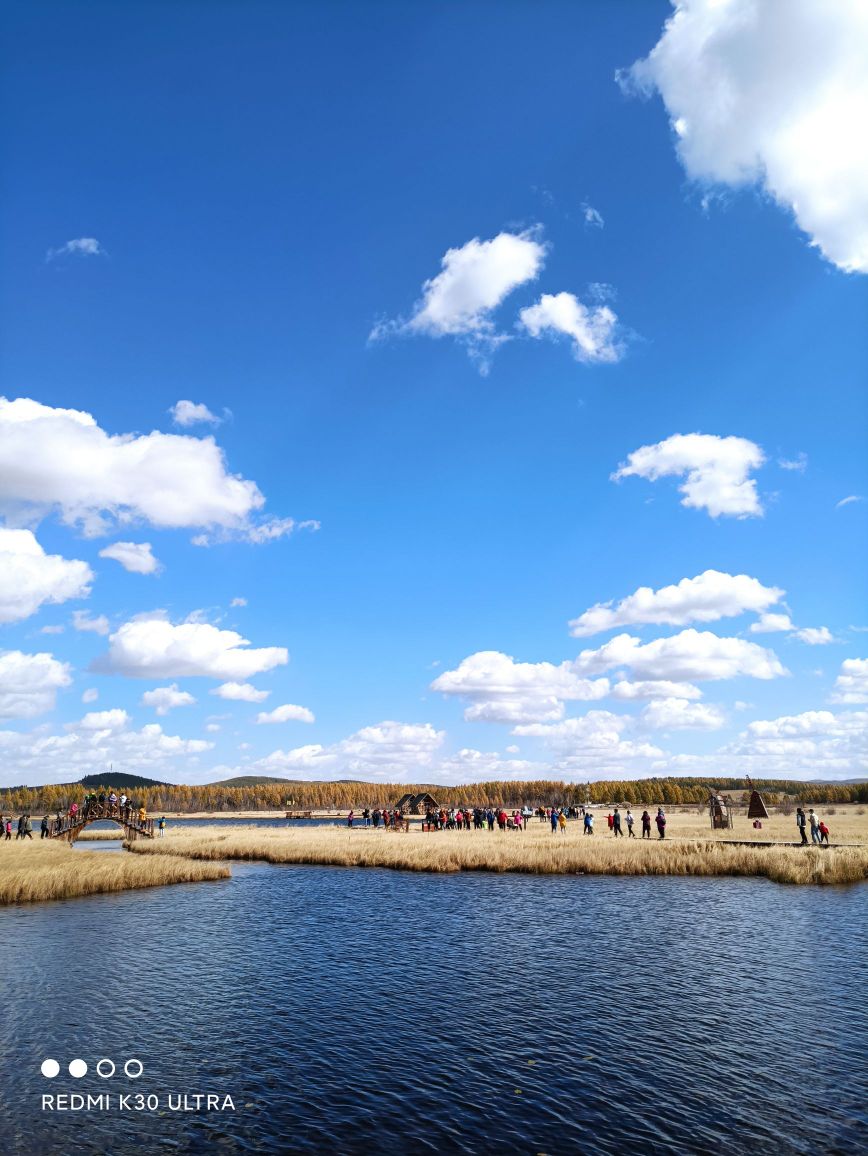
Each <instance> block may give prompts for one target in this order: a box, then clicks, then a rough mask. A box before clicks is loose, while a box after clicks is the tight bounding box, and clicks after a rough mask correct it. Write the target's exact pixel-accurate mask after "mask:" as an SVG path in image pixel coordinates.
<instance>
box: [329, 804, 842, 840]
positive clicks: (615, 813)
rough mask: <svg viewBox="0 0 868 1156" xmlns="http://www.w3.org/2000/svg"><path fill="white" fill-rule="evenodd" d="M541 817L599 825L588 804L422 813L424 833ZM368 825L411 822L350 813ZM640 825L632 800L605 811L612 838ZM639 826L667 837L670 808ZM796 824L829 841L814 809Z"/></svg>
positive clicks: (514, 827)
mask: <svg viewBox="0 0 868 1156" xmlns="http://www.w3.org/2000/svg"><path fill="white" fill-rule="evenodd" d="M534 817H536V818H537V819H538V820H539V822H540V823H549V824H551V829H552V833H553V834H563V833H564V832H565V831H566V829H567V821H568V820H569V819H579V820H581V823H582V831H583V834H585V835H593V834H594V829H595V821H596V818H597V816H595V814H594V811H593V810H592V808H591V807H590V806H588V807H537V808H536V809H531V808H530V807H528V806H524V807H521V808H520V809H519V808H513V809H510V810H507V809H506V808H505V807H490V806H487V807H440V808H436V807H428V808H427V809H426V811H425V814H424V815H423V817H422V830H423V831H427V832H430V831H471V830H472V831H485V830H488V831H494V830H499V831H526V830H527V825H528V823H529V822H530V820H531V819H533V818H534ZM357 823H358V824H359V825H360V826H364V827H375V828H376V827H384V828H386V829H388V830H393V831H408V830H409V828H410V820H409V817H408V816H407V815H405V814H404V812H403V811H402V810H400V808H397V807H396V808H395V809H394V810H389V809H388V808H383V809H381V808H379V807H378V808H376V810H373V811H372V810H371V809H370V808H368V807H365V809H364V810H363V811H360V812H358V813H356V812H355V811H350V813H349V815H348V816H347V826H349V827H354V826H355V825H356V824H357ZM636 825H637V822H636V816H635V815H634V814H633V811H632V809H631V807H630V805H629V804H628V805H627V806H626V808H625V809H624V810H623V811H622V810H621V808H620V807H613V808H612V809H611V810H610V811H609V813H608V814H607V815H606V829H607V831H608V833H609V834H610V835H611V836H612V838H615V839H618V838H625V839H635V838H636V832H635V830H634V827H635V826H636ZM638 825H639V827H640V829H641V832H642V836H641V837H642V838H643V839H651V838H653V835H652V831H653V830H654V828H656V830H657V839H658V841H659V840H660V839H665V838H666V811H665V810H664V809H663V807H658V808H657V813H656V815H654V816H653V817H652V815H651V812H650V811H649V810H648V809H647V808H645V809H644V810H643V811H642V814H641V815H640V816H639V821H638ZM755 825H756V824H755ZM796 825H797V828H798V831H799V834H800V836H801V841H802V844H807V842H808V836H807V831H808V830H810V832H811V842H812V843H815V844H817V845H820V844H823V843H825V844H826V845H827V846H828V844H829V828H828V827H827V826H826V824H825V823H824V822H823V821H822V819H820V817H819V816H818V815H817V814H816V812H815V811H814V809H813V808H811V809H810V811H809V812H808V814H807V815H806V814H805V811H804V809H803V808H802V807H799V808H798V809H797V811H796Z"/></svg>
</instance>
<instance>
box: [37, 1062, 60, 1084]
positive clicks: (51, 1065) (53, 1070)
mask: <svg viewBox="0 0 868 1156" xmlns="http://www.w3.org/2000/svg"><path fill="white" fill-rule="evenodd" d="M40 1070H41V1072H42V1074H43V1076H45V1077H46V1079H48V1080H53V1079H54V1077H55V1076H56V1075H58V1074H59V1073H60V1064H59V1063H58V1062H57V1060H43V1061H42V1068H41V1069H40Z"/></svg>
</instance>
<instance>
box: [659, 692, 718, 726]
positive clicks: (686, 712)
mask: <svg viewBox="0 0 868 1156" xmlns="http://www.w3.org/2000/svg"><path fill="white" fill-rule="evenodd" d="M641 719H642V722H643V723H644V725H645V726H646V727H650V728H652V729H653V730H661V731H666V730H702V731H716V730H720V728H721V727H722V726H723V725H724V723H725V722H726V716H725V715H724V714H723V711H721V710H719V709H718V708H717V707H716V706H709V705H708V704H707V703H703V702H685V701H684V699H683V698H661V699H658V700H657V701H655V702H650V703H649V704H648V706H646V707H645V709H644V710H643V711H642V714H641Z"/></svg>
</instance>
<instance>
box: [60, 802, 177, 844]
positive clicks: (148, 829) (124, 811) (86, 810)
mask: <svg viewBox="0 0 868 1156" xmlns="http://www.w3.org/2000/svg"><path fill="white" fill-rule="evenodd" d="M106 820H109V821H110V822H112V823H117V824H118V826H119V827H123V829H124V838H125V839H127V840H129V841H132V840H133V839H153V837H154V820H153V819H143V818H142V817H141V815H140V812H139V810H138V809H137V808H136V807H131V806H130V805H129V804H128V803H127V804H126V805H125V806H123V807H122V806H121V805H120V803H110V802H108V800H106V802H104V803H103V802H99V801H98V800H95V799H88V800H87V802H86V803H85V804H84V806H82V807H80V808H79V809H78V810H77V811H76V812H75V813H74V814H70V813H67V814H65V815H58V816H57V818H55V819H52V820H50V826H49V828H48V838H49V839H66V840H67V841H68V842H69V843H74V842H75V840H76V839H77V838H78V836H79V835H80V834H81V832H82V831H83V830H84V829H85V827H87V826H88V824H89V823H102V822H105V821H106Z"/></svg>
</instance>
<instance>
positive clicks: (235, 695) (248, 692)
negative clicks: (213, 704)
mask: <svg viewBox="0 0 868 1156" xmlns="http://www.w3.org/2000/svg"><path fill="white" fill-rule="evenodd" d="M208 693H209V694H216V695H217V697H218V698H225V699H231V700H233V701H235V702H265V700H266V699H267V698H268V696H269V695H270V694H271V691H270V690H257V688H256V687H255V686H251V684H250V683H249V682H224V683H222V684H221V685H220V686H215V687H214V689H213V690H211V691H209V692H208Z"/></svg>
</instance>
